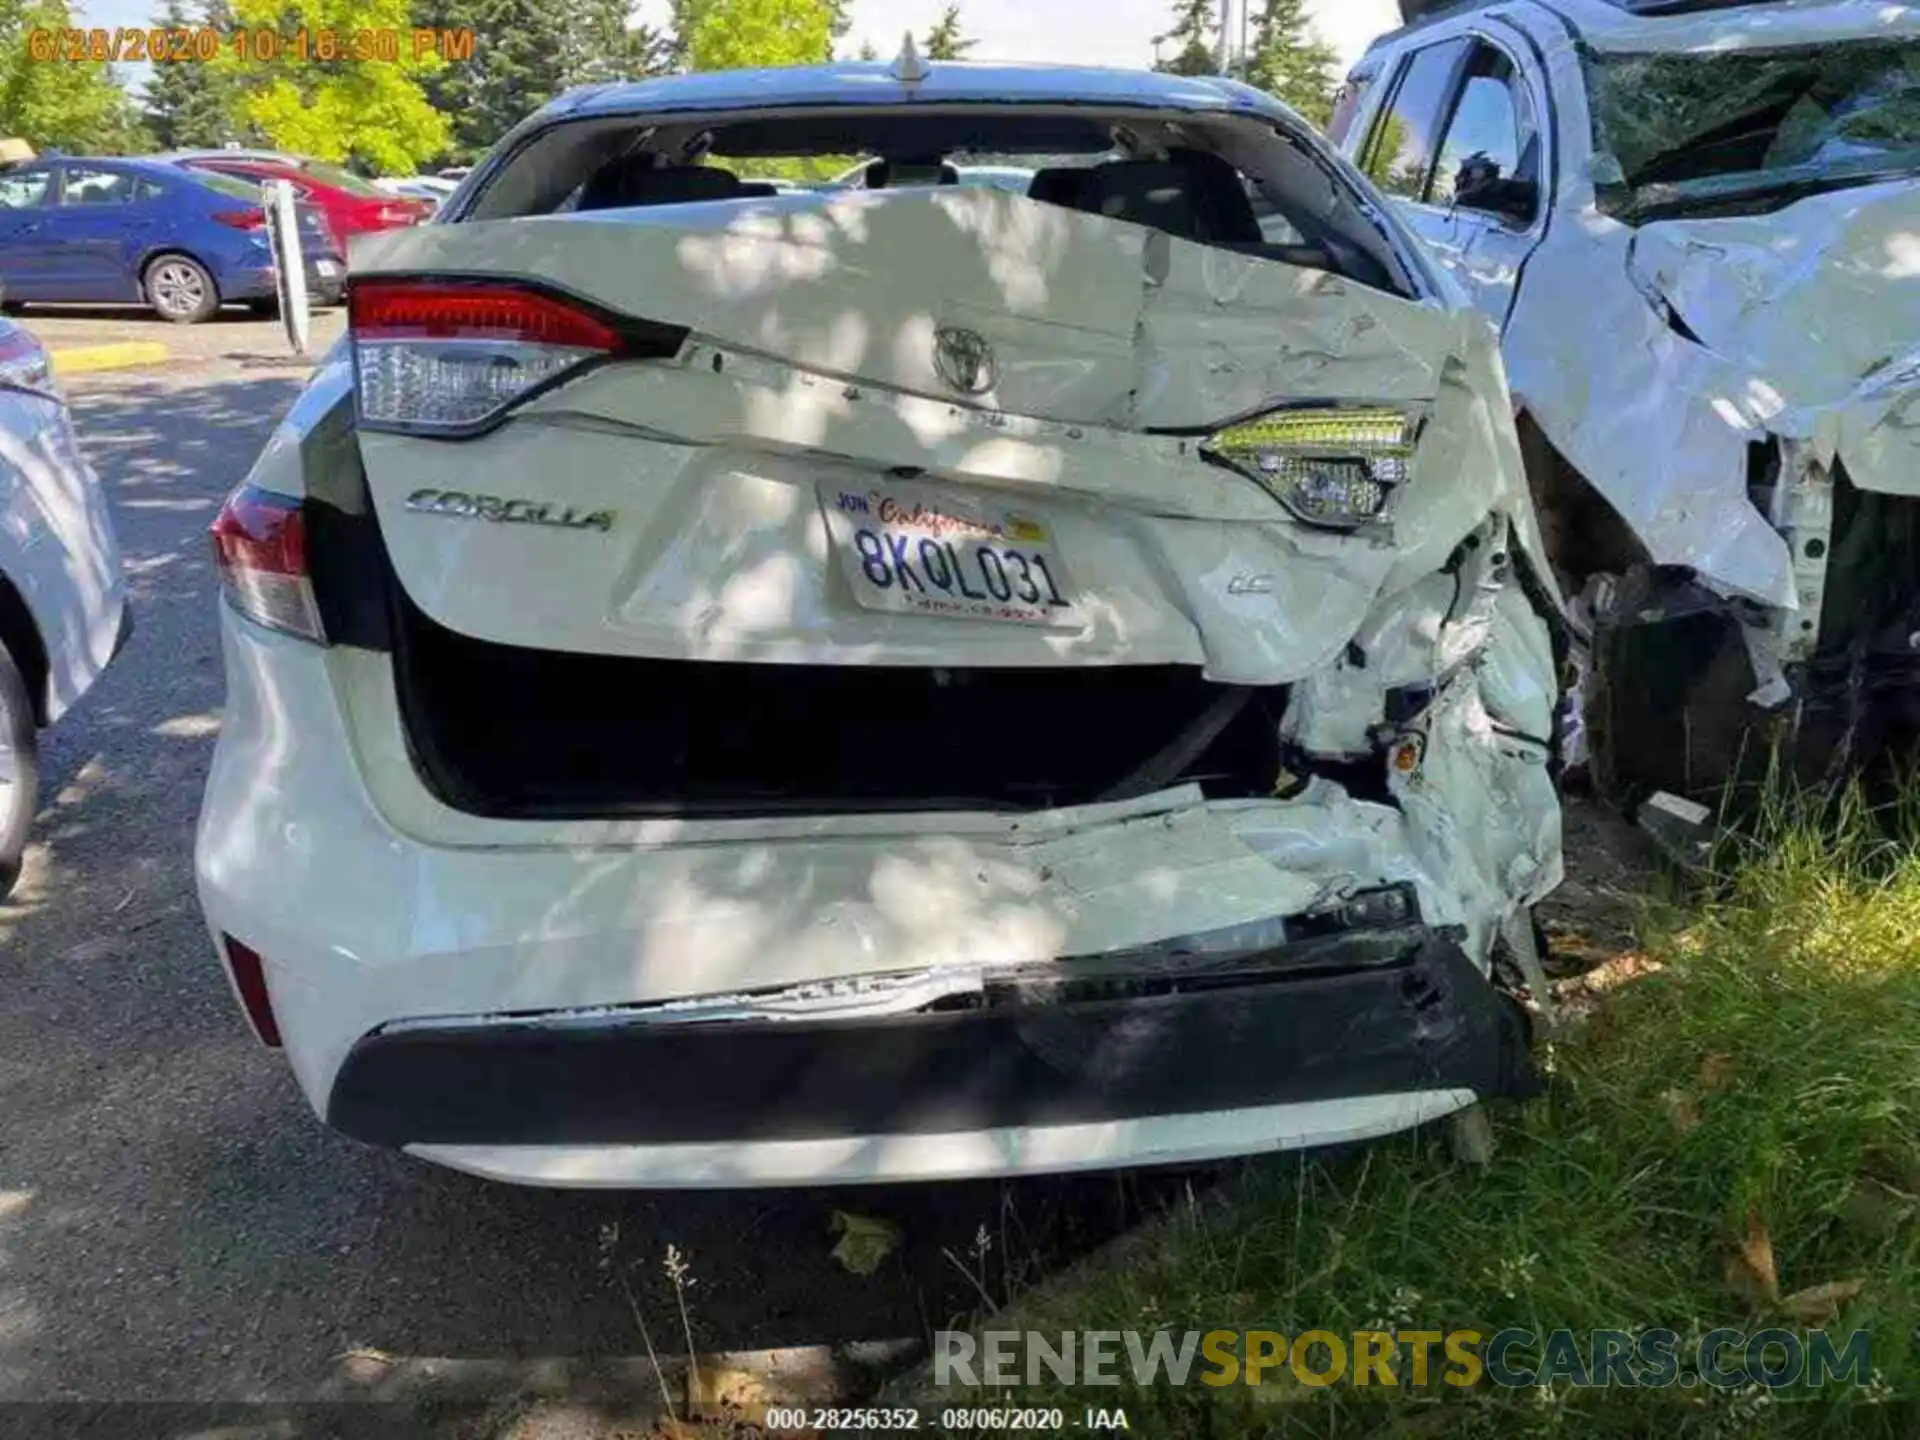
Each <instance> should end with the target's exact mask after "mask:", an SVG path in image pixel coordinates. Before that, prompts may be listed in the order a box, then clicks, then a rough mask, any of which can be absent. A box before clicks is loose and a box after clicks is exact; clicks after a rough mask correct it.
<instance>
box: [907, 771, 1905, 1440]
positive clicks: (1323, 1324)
mask: <svg viewBox="0 0 1920 1440" xmlns="http://www.w3.org/2000/svg"><path fill="white" fill-rule="evenodd" d="M1886 833H1887V832H1886V827H1885V825H1884V824H1883V823H1882V822H1881V819H1880V818H1879V817H1875V816H1872V815H1869V814H1868V813H1867V811H1866V809H1865V807H1864V805H1863V804H1862V803H1861V802H1860V801H1859V800H1858V798H1857V797H1848V798H1846V799H1844V800H1842V801H1840V802H1838V803H1837V804H1836V805H1833V806H1831V807H1828V808H1827V809H1825V810H1824V811H1822V812H1819V813H1816V811H1815V807H1814V806H1813V805H1811V804H1810V803H1807V802H1799V801H1796V802H1790V803H1777V804H1774V805H1773V806H1771V807H1770V808H1768V809H1767V811H1766V812H1765V813H1764V814H1763V815H1762V816H1761V817H1760V818H1759V820H1758V821H1757V822H1756V823H1755V824H1754V825H1753V826H1752V827H1751V828H1750V829H1749V831H1748V833H1747V835H1746V838H1744V839H1742V840H1739V841H1737V842H1730V843H1729V844H1728V845H1727V846H1725V847H1723V853H1722V854H1721V856H1720V857H1719V859H1718V861H1717V862H1716V869H1715V874H1714V875H1713V876H1712V877H1711V878H1710V880H1709V881H1708V883H1707V884H1706V885H1704V886H1703V887H1701V893H1699V894H1696V896H1695V897H1694V898H1693V899H1691V900H1690V901H1688V902H1686V903H1685V904H1684V905H1677V906H1674V907H1672V908H1669V909H1664V910H1654V911H1650V912H1649V914H1648V916H1647V918H1646V920H1645V923H1644V925H1643V927H1642V929H1643V935H1642V943H1643V950H1644V954H1645V955H1646V957H1647V959H1648V960H1650V961H1652V962H1653V964H1652V965H1650V966H1647V967H1646V969H1645V973H1643V974H1641V975H1640V976H1639V978H1636V979H1634V980H1632V981H1631V982H1630V983H1628V984H1626V985H1624V986H1622V987H1621V988H1620V989H1619V990H1617V991H1616V992H1613V993H1610V994H1608V995H1607V996H1606V997H1605V998H1604V1000H1603V1001H1602V1002H1601V1003H1600V1005H1599V1006H1598V1008H1596V1009H1595V1010H1594V1011H1593V1013H1592V1014H1591V1015H1590V1016H1589V1017H1588V1018H1587V1019H1586V1020H1585V1022H1584V1023H1581V1024H1578V1025H1575V1026H1571V1027H1569V1028H1568V1032H1567V1033H1566V1034H1565V1036H1564V1037H1563V1038H1560V1039H1558V1040H1556V1041H1555V1042H1553V1043H1552V1044H1550V1045H1548V1046H1546V1047H1544V1051H1545V1054H1544V1058H1545V1060H1546V1063H1547V1064H1548V1066H1549V1068H1550V1070H1551V1086H1550V1090H1549V1094H1548V1095H1547V1097H1546V1098H1544V1099H1542V1100H1538V1101H1535V1102H1533V1103H1531V1104H1530V1105H1526V1106H1520V1107H1505V1108H1501V1109H1499V1110H1497V1111H1496V1112H1495V1114H1494V1117H1493V1119H1494V1127H1495V1133H1496V1136H1497V1149H1496V1151H1495V1154H1494V1157H1493V1159H1492V1161H1491V1163H1490V1164H1489V1165H1487V1166H1485V1167H1468V1166H1464V1165H1462V1164H1460V1163H1458V1162H1456V1161H1455V1160H1454V1159H1453V1158H1452V1156H1451V1152H1450V1150H1449V1147H1448V1146H1447V1144H1446V1141H1445V1136H1444V1134H1436V1133H1432V1132H1428V1133H1423V1134H1419V1135H1415V1136H1410V1137H1403V1138H1402V1139H1400V1140H1396V1141H1390V1142H1387V1143H1383V1144H1379V1145H1376V1146H1374V1147H1371V1148H1370V1149H1368V1150H1366V1151H1364V1152H1361V1153H1359V1154H1356V1155H1354V1156H1352V1157H1350V1158H1346V1159H1342V1160H1337V1161H1333V1162H1316V1161H1306V1162H1302V1161H1300V1160H1297V1159H1294V1160H1286V1159H1282V1160H1276V1161H1273V1162H1265V1163H1261V1164H1255V1165H1250V1166H1248V1167H1247V1168H1246V1170H1245V1171H1244V1173H1243V1174H1241V1175H1240V1176H1239V1177H1238V1178H1237V1179H1236V1180H1235V1182H1234V1183H1233V1184H1232V1185H1230V1186H1229V1187H1228V1193H1227V1194H1226V1196H1225V1197H1224V1199H1223V1200H1222V1201H1221V1202H1220V1203H1218V1204H1214V1205H1207V1204H1203V1203H1196V1204H1194V1205H1192V1206H1190V1207H1188V1209H1187V1210H1186V1211H1185V1212H1184V1213H1181V1214H1177V1215H1173V1216H1170V1217H1168V1219H1167V1220H1166V1221H1165V1222H1164V1223H1163V1224H1162V1225H1161V1226H1160V1227H1159V1229H1158V1231H1157V1233H1155V1234H1154V1235H1153V1236H1152V1237H1151V1238H1150V1239H1149V1240H1148V1241H1147V1242H1146V1243H1144V1244H1142V1245H1136V1246H1134V1247H1131V1248H1130V1249H1129V1250H1127V1251H1126V1252H1125V1254H1124V1261H1123V1262H1122V1263H1120V1264H1116V1265H1113V1266H1109V1267H1104V1268H1094V1269H1090V1270H1085V1271H1082V1272H1080V1273H1078V1274H1075V1275H1073V1276H1071V1277H1070V1278H1069V1279H1067V1280H1066V1281H1065V1282H1064V1283H1059V1284H1056V1285H1054V1286H1052V1287H1043V1288H1042V1289H1040V1290H1037V1291H1035V1292H1033V1293H1031V1294H1030V1295H1028V1296H1026V1297H1024V1298H1023V1299H1022V1300H1021V1301H1020V1302H1019V1303H1018V1305H1017V1306H1016V1307H1015V1310H1014V1311H1012V1312H1009V1314H1007V1315H1002V1316H1000V1317H996V1318H995V1319H994V1320H993V1321H992V1322H991V1328H994V1329H1001V1328H1020V1329H1033V1330H1040V1331H1048V1332H1058V1331H1061V1330H1076V1331H1084V1330H1089V1329H1108V1330H1146V1331H1151V1330H1154V1329H1159V1328H1166V1329H1170V1330H1172V1331H1174V1332H1176V1333H1177V1332H1184V1331H1187V1330H1201V1331H1206V1330H1214V1329H1228V1330H1243V1329H1264V1330H1274V1331H1279V1332H1282V1333H1283V1334H1285V1335H1287V1336H1295V1335H1298V1334H1299V1333H1301V1332H1302V1331H1304V1330H1309V1329H1322V1330H1329V1331H1333V1332H1335V1333H1343V1332H1351V1331H1354V1330H1356V1329H1370V1328H1387V1329H1394V1328H1400V1329H1408V1328H1411V1329H1429V1330H1432V1329H1441V1330H1451V1329H1460V1328H1466V1329H1473V1330H1477V1331H1480V1332H1482V1334H1483V1335H1490V1334H1492V1333H1494V1332H1497V1331H1499V1330H1501V1329H1503V1328H1506V1327H1510V1326H1517V1327H1522V1328H1525V1329H1528V1330H1532V1331H1535V1332H1537V1333H1544V1332H1547V1331H1550V1330H1553V1329H1556V1328H1561V1327H1565V1328H1570V1329H1572V1330H1574V1331H1577V1332H1584V1331H1589V1330H1592V1329H1597V1328H1612V1329H1621V1330H1628V1331H1633V1332H1641V1331H1644V1330H1646V1329H1648V1328H1656V1327H1657V1328H1667V1329H1671V1330H1673V1331H1675V1332H1678V1334H1679V1335H1681V1336H1682V1337H1695V1338H1697V1337H1698V1336H1700V1335H1703V1334H1705V1333H1706V1332H1707V1331H1709V1330H1712V1329H1714V1328H1716V1327H1719V1326H1731V1327H1735V1328H1739V1329H1742V1330H1746V1331H1753V1330H1757V1329H1760V1328H1763V1327H1764V1326H1766V1325H1768V1324H1770V1323H1771V1324H1779V1325H1784V1326H1787V1327H1789V1328H1794V1329H1801V1328H1805V1327H1807V1326H1809V1325H1820V1326H1823V1327H1824V1328H1826V1329H1827V1330H1828V1331H1829V1332H1835V1333H1838V1334H1844V1333H1845V1332H1847V1331H1850V1330H1852V1329H1854V1328H1856V1327H1859V1328H1864V1329H1866V1330H1868V1331H1870V1332H1871V1335H1872V1358H1873V1366H1874V1369H1875V1371H1876V1372H1877V1377H1878V1378H1877V1380H1876V1382H1875V1383H1874V1384H1872V1385H1870V1386H1867V1387H1859V1386H1855V1385H1852V1384H1829V1385H1827V1386H1825V1387H1823V1388H1822V1389H1820V1390H1808V1389H1805V1388H1796V1389H1787V1390H1781V1391H1774V1392H1771V1393H1768V1392H1764V1391H1761V1390H1760V1389H1758V1387H1752V1388H1749V1389H1746V1390H1742V1391H1727V1390H1715V1389H1712V1388H1710V1387H1704V1386H1693V1387H1685V1388H1683V1387H1678V1386H1676V1387H1673V1388H1671V1389H1667V1390H1658V1391H1649V1390H1629V1389H1625V1388H1620V1389H1611V1390H1606V1389H1575V1388H1571V1387H1569V1386H1567V1385H1565V1384H1555V1385H1551V1386H1546V1387H1536V1388H1533V1389H1526V1390H1500V1389H1497V1388H1495V1387H1492V1386H1489V1385H1484V1384H1483V1385H1481V1386H1478V1387H1475V1388H1472V1389H1454V1388H1450V1387H1447V1386H1444V1385H1431V1386H1429V1387H1427V1388H1425V1389H1410V1388H1407V1387H1405V1386H1402V1387H1399V1388H1397V1389H1385V1388H1383V1387H1380V1386H1378V1385H1374V1386H1371V1387H1368V1388H1364V1389H1362V1388H1356V1387H1354V1386H1351V1385H1345V1384H1342V1385H1336V1386H1333V1387H1330V1388H1324V1389H1307V1388H1305V1387H1302V1386H1300V1385H1298V1384H1297V1383H1296V1382H1294V1381H1292V1380H1291V1379H1290V1378H1288V1377H1285V1376H1284V1374H1283V1371H1284V1367H1282V1371H1274V1372H1269V1374H1268V1376H1267V1379H1268V1380H1269V1381H1271V1382H1274V1383H1270V1384H1265V1385H1262V1386H1260V1387H1258V1388H1253V1389H1249V1388H1248V1387H1246V1386H1244V1385H1237V1386H1233V1387H1230V1388H1221V1389H1211V1388H1208V1387H1206V1386H1203V1385H1200V1384H1197V1383H1195V1384H1191V1385H1189V1386H1187V1387H1185V1388H1178V1389H1176V1388H1171V1387H1164V1386H1162V1387H1153V1388H1150V1387H1143V1386H1140V1385H1137V1384H1135V1383H1133V1382H1132V1381H1130V1380H1128V1381H1125V1382H1123V1384H1122V1385H1121V1386H1120V1387H1119V1388H1117V1389H1109V1390H1103V1391H1094V1390H1090V1389H1089V1388H1087V1387H1084V1386H1082V1387H1077V1388H1073V1389H1067V1388H1064V1387H1057V1388H1055V1389H1053V1390H1051V1391H1043V1390H1038V1389H1034V1388H1027V1387H1022V1388H1020V1389H1017V1390H1014V1391H1011V1392H1008V1394H1007V1396H1006V1401H1005V1403H1012V1404H1018V1405H1021V1406H1029V1405H1034V1404H1039V1403H1046V1404H1057V1405H1061V1406H1063V1407H1065V1408H1066V1410H1067V1412H1068V1414H1069V1415H1070V1416H1072V1417H1075V1418H1077V1417H1079V1415H1080V1414H1081V1412H1082V1410H1083V1409H1084V1408H1085V1407H1086V1406H1087V1405H1088V1404H1095V1405H1101V1406H1121V1407H1124V1409H1125V1410H1126V1413H1127V1418H1128V1420H1129V1422H1130V1424H1131V1427H1132V1429H1133V1431H1134V1432H1135V1433H1143V1432H1144V1433H1146V1434H1150V1435H1156V1436H1161V1435H1205V1436H1209V1437H1213V1436H1231V1435H1241V1434H1277V1435H1287V1434H1301V1435H1327V1436H1344V1435H1363V1436H1374V1435H1378V1436H1383V1437H1386V1436H1398V1435H1407V1436H1413V1435H1435V1434H1445V1435H1448V1436H1453V1435H1462V1436H1476V1435H1485V1436H1580V1437H1589V1436H1613V1435H1619V1436H1627V1435H1644V1434H1659V1435H1663V1436H1714V1437H1718V1436H1727V1437H1734V1436H1749V1435H1756V1434H1758V1435H1780V1436H1803V1435H1804V1436H1827V1435H1833V1436H1842V1435H1844V1436H1849V1437H1851V1436H1869V1435H1881V1434H1885V1435H1911V1434H1915V1433H1920V1354H1917V1353H1916V1342H1915V1327H1916V1324H1920V1216H1917V1212H1920V1200H1917V1199H1916V1198H1915V1197H1916V1196H1920V844H1915V843H1912V842H1902V841H1889V840H1887V839H1886V838H1884V837H1885V835H1886ZM1906 833H1908V834H1920V829H1914V828H1912V827H1910V826H1909V827H1906ZM1768 1251H1770V1255H1769V1254H1768V1253H1767V1252H1768ZM1769 1271H1771V1272H1772V1273H1771V1274H1770V1273H1768V1272H1769ZM1831 1285H1838V1286H1841V1287H1842V1288H1841V1289H1839V1290H1838V1291H1833V1292H1829V1294H1830V1295H1836V1296H1839V1297H1850V1298H1841V1299H1840V1301H1839V1303H1838V1304H1837V1305H1835V1306H1833V1307H1832V1309H1831V1313H1830V1314H1828V1315H1826V1316H1823V1315H1822V1314H1821V1307H1820V1306H1819V1305H1818V1304H1816V1303H1814V1300H1813V1299H1809V1298H1807V1297H1805V1296H1804V1292H1806V1291H1808V1290H1810V1289H1812V1288H1813V1287H1819V1286H1831ZM1855 1287H1857V1289H1858V1293H1857V1294H1851V1292H1852V1291H1853V1290H1854V1289H1855ZM1797 1294H1798V1295H1799V1298H1797V1299H1796V1295H1797ZM1816 1298H1817V1297H1816ZM1796 1312H1798V1313H1796ZM1014 1316H1017V1318H1012V1317H1014ZM1684 1353H1685V1352H1684V1350H1683V1354H1684ZM1516 1358H1522V1359H1524V1358H1525V1356H1524V1352H1518V1353H1517V1354H1516ZM1437 1359H1438V1352H1437V1351H1436V1360H1437ZM1118 1368H1119V1369H1120V1370H1122V1371H1124V1370H1125V1369H1126V1365H1125V1362H1124V1360H1123V1361H1122V1363H1121V1365H1120V1366H1119V1367H1118ZM1204 1368H1205V1367H1204V1363H1203V1364H1202V1366H1200V1367H1197V1368H1196V1379H1197V1376H1198V1373H1199V1370H1200V1369H1204ZM1276 1376H1278V1377H1280V1378H1279V1379H1278V1380H1277V1381H1276V1380H1275V1377H1276ZM940 1398H941V1401H942V1402H943V1403H971V1404H980V1403H982V1402H983V1401H984V1400H985V1399H986V1397H985V1396H984V1395H978V1394H975V1395H970V1396H966V1397H965V1398H963V1397H962V1396H961V1395H960V1394H959V1393H957V1392H948V1393H947V1394H944V1395H942V1396H941V1397H940Z"/></svg>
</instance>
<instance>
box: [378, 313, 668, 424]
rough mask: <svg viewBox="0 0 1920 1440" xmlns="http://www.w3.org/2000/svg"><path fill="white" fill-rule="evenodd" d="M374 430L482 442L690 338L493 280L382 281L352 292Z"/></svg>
mask: <svg viewBox="0 0 1920 1440" xmlns="http://www.w3.org/2000/svg"><path fill="white" fill-rule="evenodd" d="M347 324H348V329H349V333H350V334H351V336H352V339H353V357H354V376H355V379H356V381H357V382H358V390H359V406H360V410H359V420H360V424H361V426H362V427H363V428H365V429H368V430H397V431H400V432H402V433H406V434H419V435H440V436H460V435H471V434H476V433H478V432H479V431H482V430H485V429H487V428H488V427H489V426H490V425H492V424H494V423H495V422H496V421H498V420H499V419H500V418H501V417H502V416H503V415H504V414H505V413H506V412H507V411H508V410H509V409H511V408H512V407H513V406H515V405H517V404H519V403H520V402H522V401H524V400H527V399H530V398H531V397H532V396H534V395H536V394H538V393H539V392H540V391H542V390H544V389H546V388H547V387H548V386H550V385H553V384H555V383H557V382H558V381H560V380H561V379H563V378H565V377H566V376H568V375H570V374H572V373H574V372H575V371H577V370H579V369H581V368H582V367H584V366H586V365H590V364H592V363H594V362H596V361H601V360H606V359H609V358H612V357H615V356H622V357H627V358H643V357H653V358H661V357H664V356H669V355H673V354H675V353H677V352H678V351H679V348H680V344H681V341H683V340H684V339H685V338H686V331H685V330H684V329H678V328H675V327H669V326H664V325H652V324H648V323H646V322H640V321H634V322H627V323H616V322H615V321H613V320H610V319H608V318H606V317H605V316H603V315H601V314H599V313H597V312H595V311H594V310H593V309H591V308H589V307H588V306H586V305H584V304H582V303H580V302H578V301H575V300H572V299H570V298H567V297H564V296H559V295H551V294H548V293H546V292H545V291H543V290H539V289H535V288H533V287H530V286H528V285H525V284H522V283H518V282H509V281H490V280H473V281H466V280H431V279H422V280H414V279H406V278H386V277H379V278H375V279H370V280H356V281H354V282H353V284H352V286H351V287H349V289H348V292H347Z"/></svg>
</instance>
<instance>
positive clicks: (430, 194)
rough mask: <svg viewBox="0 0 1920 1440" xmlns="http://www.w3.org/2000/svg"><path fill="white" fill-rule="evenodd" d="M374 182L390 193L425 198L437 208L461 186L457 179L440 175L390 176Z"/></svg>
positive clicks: (416, 198)
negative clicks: (444, 178) (442, 177)
mask: <svg viewBox="0 0 1920 1440" xmlns="http://www.w3.org/2000/svg"><path fill="white" fill-rule="evenodd" d="M373 183H374V184H375V185H376V186H378V187H379V188H380V189H382V190H384V191H386V192H387V194H389V195H399V196H403V197H405V198H407V199H410V200H425V201H426V202H427V203H428V204H430V205H432V206H433V207H434V208H435V209H436V210H437V209H439V208H440V202H441V201H443V200H445V199H446V198H447V197H448V196H449V195H451V194H453V192H454V191H456V190H458V189H459V188H460V183H459V182H458V181H457V180H442V179H441V178H440V177H439V176H438V175H405V176H389V177H386V178H383V179H379V180H376V181H374V182H373Z"/></svg>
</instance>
